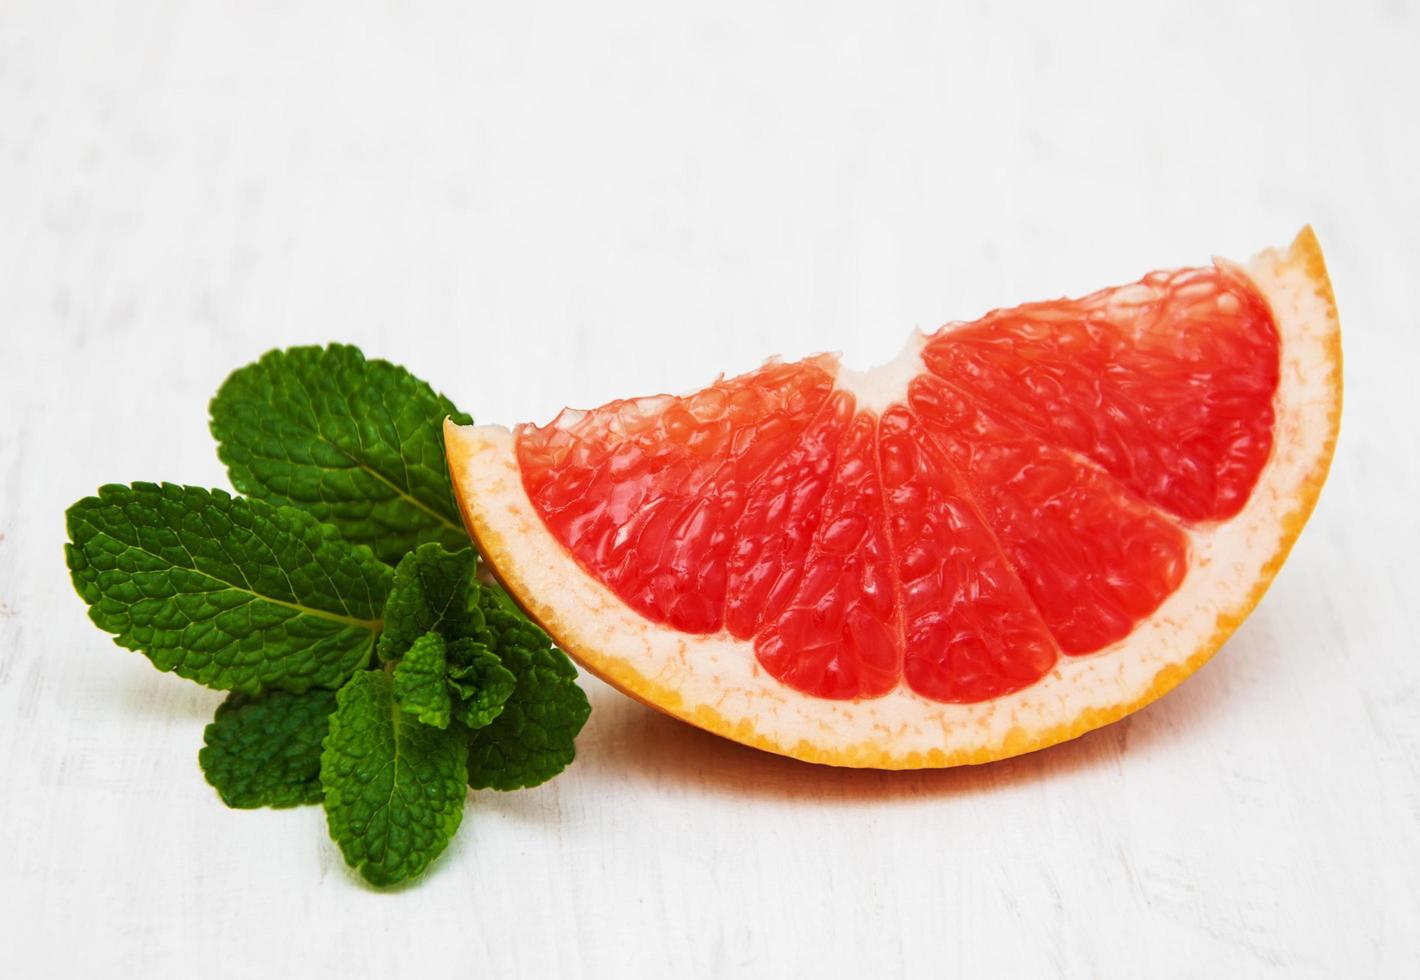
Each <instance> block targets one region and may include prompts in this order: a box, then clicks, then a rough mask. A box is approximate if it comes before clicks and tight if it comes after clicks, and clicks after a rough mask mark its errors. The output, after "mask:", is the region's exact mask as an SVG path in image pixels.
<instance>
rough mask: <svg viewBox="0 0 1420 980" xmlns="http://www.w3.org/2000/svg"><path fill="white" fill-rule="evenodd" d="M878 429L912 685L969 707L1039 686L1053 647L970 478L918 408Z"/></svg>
mask: <svg viewBox="0 0 1420 980" xmlns="http://www.w3.org/2000/svg"><path fill="white" fill-rule="evenodd" d="M878 431H879V436H878V439H879V445H880V447H881V458H882V479H883V486H884V488H885V489H886V491H887V500H888V513H889V514H890V516H891V522H892V523H891V527H892V537H893V542H894V546H895V550H896V554H897V567H898V572H899V576H900V581H901V596H902V618H903V626H904V630H905V633H906V650H907V653H906V657H905V663H904V672H905V679H906V681H907V684H908V686H909V687H911V688H912V690H914V691H916V692H917V693H919V694H921V695H923V696H924V697H929V698H932V699H934V700H937V701H952V702H971V701H984V700H986V699H988V698H994V697H999V696H1000V695H1002V694H1008V693H1010V692H1011V691H1018V690H1020V689H1021V688H1023V687H1028V686H1030V685H1031V684H1034V683H1035V682H1036V681H1038V680H1040V678H1041V677H1043V676H1044V675H1045V673H1046V672H1047V671H1049V670H1050V668H1051V667H1052V666H1054V664H1055V660H1056V657H1057V653H1056V649H1055V643H1054V641H1053V640H1052V639H1051V636H1050V630H1049V628H1048V627H1047V626H1046V624H1045V623H1044V622H1043V621H1042V620H1041V617H1040V614H1039V612H1037V610H1036V607H1035V606H1034V605H1033V604H1032V602H1031V598H1030V595H1029V594H1028V593H1027V592H1026V590H1025V587H1024V586H1023V585H1022V583H1021V581H1020V578H1019V576H1018V575H1017V573H1016V570H1015V569H1014V568H1013V567H1012V566H1011V562H1010V561H1009V560H1008V559H1007V557H1006V555H1005V554H1004V553H1003V552H1002V550H1001V548H1000V546H999V545H998V543H997V541H996V539H995V537H994V536H993V535H992V533H991V529H990V527H989V526H988V525H987V522H986V520H985V519H984V518H983V517H982V515H981V513H980V511H979V509H978V507H977V505H976V502H975V500H974V499H973V495H972V493H971V491H970V490H969V489H968V488H967V486H966V483H965V481H964V480H963V479H962V478H961V475H960V474H959V472H958V471H957V470H956V469H955V468H954V467H953V466H952V465H951V463H949V462H948V461H947V458H946V455H945V453H943V452H942V450H941V448H940V447H939V446H938V445H937V444H936V441H935V440H934V439H933V438H932V437H931V435H930V434H929V433H928V431H927V428H926V426H925V425H924V424H923V422H922V420H921V418H919V417H918V416H917V415H916V414H914V413H913V412H910V411H908V410H907V409H905V408H903V407H901V406H898V407H894V408H890V409H888V411H887V412H886V413H885V414H884V415H883V419H882V424H881V425H880V426H879V429H878Z"/></svg>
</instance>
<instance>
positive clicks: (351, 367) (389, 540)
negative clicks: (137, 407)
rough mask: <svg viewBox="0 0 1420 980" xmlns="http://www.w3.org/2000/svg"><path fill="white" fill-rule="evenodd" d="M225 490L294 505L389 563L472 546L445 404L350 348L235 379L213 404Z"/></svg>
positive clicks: (275, 357)
mask: <svg viewBox="0 0 1420 980" xmlns="http://www.w3.org/2000/svg"><path fill="white" fill-rule="evenodd" d="M211 414H212V435H213V436H214V437H216V439H217V443H218V449H217V454H218V455H219V456H220V457H221V459H222V462H224V463H226V464H227V470H228V472H229V473H230V475H231V479H232V484H233V485H234V486H235V487H236V488H237V489H238V490H239V491H241V492H242V493H245V494H247V495H249V496H252V497H258V498H261V499H264V500H267V501H270V502H271V503H277V504H293V505H295V506H298V507H301V508H303V509H305V510H307V511H309V512H310V513H311V514H313V515H314V516H315V517H316V518H317V519H318V520H320V521H323V522H325V523H327V524H331V525H333V526H334V527H335V528H336V529H337V530H339V531H340V533H341V535H342V536H343V537H345V538H346V539H347V540H349V541H352V542H355V543H358V544H368V545H369V546H370V547H371V548H373V549H374V551H375V554H376V555H377V556H379V558H381V559H382V560H383V561H386V562H388V563H390V564H394V563H395V562H397V561H398V560H399V558H400V556H401V555H403V554H404V553H405V552H406V551H409V550H410V549H411V548H414V547H416V546H417V545H420V544H423V543H424V542H426V541H442V542H443V543H445V544H447V545H449V546H450V547H455V548H456V547H462V546H464V545H466V544H467V543H468V535H467V534H466V533H464V529H463V524H462V522H461V521H460V519H459V513H458V508H457V506H456V505H455V503H454V498H453V491H452V489H451V487H450V484H449V474H448V468H447V466H446V465H445V462H444V435H443V428H442V423H443V420H444V417H445V416H452V417H453V419H454V420H455V421H457V422H460V423H463V424H468V423H469V422H471V421H472V419H470V418H469V416H467V415H465V414H464V413H463V412H460V411H459V410H458V409H457V408H455V407H454V404H453V402H451V401H449V400H448V399H447V398H445V397H444V396H443V395H440V394H438V393H436V392H435V391H434V390H433V389H432V388H430V387H429V385H427V384H425V383H424V382H423V381H420V380H419V379H418V378H416V377H414V376H413V375H412V374H410V373H409V372H408V371H406V370H405V369H404V368H402V367H398V366H396V365H394V364H391V363H389V362H388V361H382V360H368V361H367V360H366V359H365V356H364V355H363V354H361V353H360V351H359V349H358V348H355V347H349V346H346V345H342V344H331V345H330V346H328V347H291V348H288V349H286V350H276V351H271V352H270V353H268V354H266V355H265V356H264V357H262V358H261V360H259V361H257V362H256V363H254V364H249V365H247V366H246V367H244V368H241V369H239V370H237V371H236V372H234V373H233V374H232V375H231V376H230V377H229V378H227V380H226V382H225V383H223V385H222V387H221V389H220V390H219V391H218V392H217V396H216V397H215V398H214V399H212V405H211Z"/></svg>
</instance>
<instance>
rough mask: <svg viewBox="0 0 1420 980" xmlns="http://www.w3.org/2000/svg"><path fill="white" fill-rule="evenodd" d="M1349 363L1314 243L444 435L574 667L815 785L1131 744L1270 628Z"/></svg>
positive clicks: (503, 567)
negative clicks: (844, 350)
mask: <svg viewBox="0 0 1420 980" xmlns="http://www.w3.org/2000/svg"><path fill="white" fill-rule="evenodd" d="M1340 413H1341V346H1340V332H1339V326H1338V322H1337V316H1336V307H1335V302H1334V299H1333V296H1332V291H1331V286H1330V282H1329V280H1328V278H1327V273H1326V267H1325V264H1324V262H1323V259H1322V254H1321V250H1320V248H1319V246H1318V244H1317V241H1316V238H1315V236H1314V235H1313V234H1312V232H1311V230H1310V229H1309V228H1308V229H1304V230H1303V231H1302V232H1301V234H1300V235H1299V236H1298V237H1297V239H1296V240H1295V241H1294V242H1293V243H1292V245H1291V246H1290V247H1289V248H1287V249H1285V250H1271V251H1267V252H1263V253H1262V254H1260V255H1259V256H1257V257H1256V258H1255V259H1253V261H1252V262H1251V263H1250V264H1249V265H1248V266H1246V267H1243V266H1239V265H1235V264H1233V263H1230V262H1226V261H1221V260H1220V261H1215V263H1214V264H1213V265H1212V266H1206V267H1200V268H1188V269H1179V270H1174V271H1168V272H1155V273H1151V274H1150V275H1148V276H1145V277H1144V278H1143V279H1142V280H1140V281H1139V282H1137V283H1133V284H1131V285H1127V286H1122V287H1118V288H1114V289H1105V290H1101V291H1100V292H1097V293H1094V294H1092V295H1089V296H1086V297H1084V298H1083V299H1077V300H1060V301H1053V302H1046V303H1032V304H1028V305H1025V306H1019V307H1016V308H1014V309H1009V310H998V311H995V312H992V313H989V314H987V315H986V316H985V317H982V318H981V319H979V320H976V321H974V322H971V323H952V324H948V325H947V326H945V327H942V328H941V329H940V330H938V331H936V332H935V333H932V334H928V335H923V334H916V335H914V336H913V337H912V338H911V340H910V342H909V344H908V346H907V348H906V349H905V350H904V351H903V353H902V354H901V355H900V356H899V357H898V358H897V359H896V360H895V361H893V362H891V363H889V364H887V365H885V366H883V367H880V368H878V369H877V370H875V371H869V372H863V373H858V372H853V371H850V370H848V369H846V368H844V367H842V366H841V365H840V364H839V363H838V360H837V359H836V358H835V357H833V356H829V355H821V356H818V357H813V358H809V359H807V360H803V361H799V362H796V363H792V364H784V363H779V362H776V361H771V362H769V363H768V364H766V365H765V366H764V367H762V368H760V369H759V370H757V371H753V372H750V373H749V374H746V375H743V376H741V377H736V378H731V379H728V380H726V379H721V380H718V381H716V382H715V383H714V384H712V385H710V386H709V387H707V388H705V389H704V390H702V391H698V392H696V393H694V394H691V395H687V396H684V397H673V396H669V395H658V396H654V397H648V398H634V399H628V400H623V401H615V402H612V403H610V404H608V405H604V406H602V407H601V408H597V409H593V410H591V411H585V412H579V411H571V410H567V411H564V412H563V413H562V414H560V415H559V416H558V417H557V418H556V419H554V420H553V421H552V422H551V423H549V424H547V425H544V426H535V425H521V426H518V427H517V428H515V429H514V430H512V431H509V430H507V429H504V428H501V427H498V426H480V427H471V426H470V427H463V426H458V425H455V424H453V423H446V427H445V441H446V444H447V447H448V457H449V465H450V469H451V472H452V475H453V482H454V487H455V491H456V494H457V496H458V500H459V505H460V507H461V509H462V512H463V516H464V521H465V523H466V525H467V527H468V529H469V531H470V532H471V534H472V536H473V537H474V539H475V540H476V542H477V544H478V546H479V548H480V550H481V551H482V553H483V555H484V556H485V558H486V559H487V561H488V563H489V565H490V566H491V568H492V570H493V572H494V573H495V574H496V575H497V577H498V578H499V579H500V580H501V581H502V582H503V583H504V585H505V586H506V587H507V589H508V591H509V592H510V593H511V594H512V596H513V597H514V598H515V599H516V600H517V601H518V602H519V603H521V604H522V605H523V607H524V608H525V609H526V610H527V611H528V612H529V614H531V615H532V616H533V617H534V618H536V619H537V620H538V621H539V622H541V623H542V624H543V626H545V627H546V628H547V631H548V632H549V633H551V634H552V635H553V637H555V638H556V640H557V642H558V643H559V644H560V645H561V646H562V647H563V648H564V649H565V650H567V652H568V653H570V654H571V655H572V656H573V657H574V658H576V659H577V660H578V661H579V662H580V663H581V664H582V665H583V666H585V667H586V668H587V669H589V670H590V671H592V672H593V673H594V674H596V675H597V676H599V677H601V678H602V679H604V680H606V681H607V682H609V683H610V684H612V685H614V686H615V687H617V688H619V689H621V690H622V691H624V692H625V693H627V694H629V695H631V696H632V697H635V698H637V699H639V700H641V701H643V702H645V703H647V704H649V705H651V706H653V707H655V708H658V709H660V710H662V711H665V712H667V713H668V714H671V715H673V716H675V717H678V718H682V719H684V720H685V721H688V722H690V723H691V724H693V725H698V726H699V727H701V728H704V729H706V730H708V731H711V732H715V733H717V734H719V735H723V736H725V737H727V738H731V739H734V740H736V741H739V742H743V743H745V744H747V745H752V746H756V747H758V748H761V749H766V750H768V751H771V752H777V753H781V754H783V755H788V756H793V757H795V758H799V759H804V760H807V761H810V762H819V763H828V764H833V765H842V766H865V767H878V768H892V769H903V768H923V767H938V766H952V765H959V764H965V763H979V762H987V761H990V760H994V759H1000V758H1005V757H1007V756H1012V755H1017V754H1020V753H1022V752H1028V751H1031V750H1034V749H1038V748H1043V747H1045V746H1048V745H1052V744H1054V743H1057V742H1061V741H1064V740H1065V739H1069V738H1073V737H1075V736H1077V735H1080V734H1082V733H1083V732H1086V731H1088V730H1090V729H1092V728H1096V727H1099V726H1100V725H1104V724H1106V723H1108V722H1110V721H1113V720H1115V719H1118V718H1121V717H1123V716H1124V715H1126V714H1128V713H1130V712H1132V711H1135V710H1137V709H1139V708H1141V707H1143V706H1144V705H1146V704H1148V703H1149V702H1151V701H1153V700H1154V699H1156V698H1158V697H1160V696H1161V695H1163V694H1164V693H1165V692H1167V691H1168V690H1170V689H1171V688H1173V687H1174V686H1176V685H1177V684H1178V683H1180V682H1181V681H1182V680H1183V679H1184V678H1185V677H1187V676H1188V675H1189V674H1191V673H1193V671H1195V670H1197V669H1198V668H1199V667H1200V666H1201V665H1202V664H1203V663H1204V662H1205V661H1206V660H1208V658H1209V657H1211V656H1212V655H1213V653H1214V651H1216V650H1217V649H1218V647H1219V646H1220V645H1221V644H1222V643H1223V641H1224V640H1226V639H1227V637H1228V635H1229V634H1231V633H1232V631H1233V630H1234V629H1235V628H1236V627H1237V625H1238V624H1239V623H1240V622H1241V621H1242V620H1243V618H1244V617H1246V616H1247V614H1248V613H1249V612H1250V611H1251V610H1252V608H1253V607H1254V606H1255V605H1256V603H1257V602H1258V600H1259V599H1260V598H1261V597H1262V594H1263V592H1264V591H1265V590H1266V588H1267V586H1268V584H1269V583H1270V582H1271V580H1272V578H1273V576H1274V575H1275V574H1276V573H1277V570H1278V568H1279V567H1280V566H1281V564H1282V561H1283V560H1284V559H1285V557H1286V555H1287V552H1288V550H1289V549H1290V548H1291V546H1292V543H1293V541H1295V539H1296V537H1297V534H1298V533H1299V532H1300V531H1301V528H1302V525H1303V524H1304V523H1305V521H1306V519H1307V517H1308V515H1309V514H1310V513H1311V510H1312V507H1313V505H1314V504H1315V502H1316V498H1317V494H1318V492H1319V491H1320V489H1321V485H1322V482H1323V481H1324V480H1325V477H1326V472H1327V468H1328V466H1329V465H1330V461H1331V455H1332V449H1333V446H1334V445H1335V441H1336V433H1337V427H1338V424H1339V421H1340Z"/></svg>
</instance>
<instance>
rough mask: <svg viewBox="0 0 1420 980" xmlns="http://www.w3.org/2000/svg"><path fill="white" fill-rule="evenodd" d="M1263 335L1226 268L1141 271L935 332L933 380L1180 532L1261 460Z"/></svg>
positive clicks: (1265, 381) (1272, 339)
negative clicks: (1127, 279) (1081, 458)
mask: <svg viewBox="0 0 1420 980" xmlns="http://www.w3.org/2000/svg"><path fill="white" fill-rule="evenodd" d="M1277 348H1278V338H1277V330H1276V328H1275V326H1274V324H1273V321H1272V313H1271V311H1270V310H1269V309H1268V307H1267V303H1266V302H1265V301H1264V300H1263V298H1262V297H1261V296H1260V295H1259V294H1258V292H1257V289H1256V288H1255V287H1254V286H1253V285H1252V284H1251V283H1250V282H1249V281H1248V280H1247V278H1246V277H1245V276H1244V275H1243V274H1242V273H1240V272H1239V271H1237V270H1235V269H1233V268H1231V267H1226V266H1214V267H1210V268H1201V269H1181V270H1178V271H1175V272H1155V273H1152V274H1151V275H1148V276H1145V277H1144V279H1143V280H1141V281H1140V282H1137V283H1134V284H1132V285H1129V286H1122V287H1120V288H1117V289H1105V290H1101V291H1099V292H1097V293H1094V294H1092V295H1090V296H1086V297H1085V298H1084V299H1079V300H1062V301H1056V302H1050V303H1031V304H1027V305H1025V306H1018V307H1016V308H1014V309H1010V310H998V311H996V312H994V313H990V314H987V315H986V316H985V317H983V318H982V319H981V320H978V321H977V322H975V323H972V324H968V325H964V326H961V327H955V328H950V329H948V330H945V331H943V332H942V333H940V334H939V335H938V336H937V337H935V338H934V339H933V340H932V341H931V342H930V343H928V344H927V347H926V350H925V351H923V358H922V359H923V361H924V362H925V363H926V365H927V368H928V369H929V370H930V371H931V372H932V373H934V374H936V375H938V376H940V377H942V378H944V379H946V380H947V381H949V382H951V383H952V384H953V385H955V386H957V387H958V388H959V389H960V390H961V391H962V392H963V393H965V394H966V395H968V396H970V397H971V398H973V399H976V400H979V401H981V402H983V403H984V404H987V405H990V406H992V407H993V408H995V409H996V410H997V411H999V412H1000V413H1001V414H1002V415H1003V416H1004V417H1005V418H1007V419H1009V420H1010V421H1012V422H1015V423H1017V424H1018V425H1021V426H1022V427H1024V428H1025V429H1027V430H1028V431H1030V432H1032V433H1033V434H1035V435H1037V436H1039V437H1040V438H1042V439H1044V440H1046V441H1048V442H1051V443H1053V444H1055V445H1058V446H1062V447H1064V448H1067V449H1070V450H1073V451H1075V452H1078V453H1081V454H1083V455H1085V456H1088V457H1089V458H1090V459H1093V460H1094V461H1095V462H1097V463H1099V464H1100V465H1101V466H1103V467H1104V468H1105V469H1106V470H1108V471H1109V472H1110V473H1112V474H1113V475H1114V476H1116V477H1118V478H1119V479H1120V480H1121V481H1122V482H1124V483H1125V484H1126V485H1127V486H1129V487H1130V488H1131V489H1132V490H1134V491H1135V492H1136V493H1138V494H1139V495H1140V496H1142V497H1144V498H1145V499H1146V500H1149V501H1151V502H1153V503H1156V504H1158V505H1159V506H1161V507H1164V508H1166V509H1167V510H1169V511H1170V512H1172V513H1174V514H1176V515H1178V516H1179V517H1182V518H1184V519H1186V520H1190V521H1201V520H1217V519H1221V518H1226V517H1231V516H1232V515H1234V514H1236V513H1237V512H1238V511H1239V510H1240V509H1241V508H1242V506H1243V504H1244V503H1245V502H1246V500H1247V496H1248V494H1249V493H1250V492H1251V490H1252V487H1253V484H1254V483H1255V482H1256V480H1257V474H1258V473H1259V472H1260V471H1261V469H1262V466H1263V464H1264V462H1266V459H1267V455H1268V452H1269V451H1270V450H1271V448H1272V428H1273V421H1274V418H1273V410H1272V396H1273V394H1274V393H1275V392H1276V390H1277V378H1278V358H1277Z"/></svg>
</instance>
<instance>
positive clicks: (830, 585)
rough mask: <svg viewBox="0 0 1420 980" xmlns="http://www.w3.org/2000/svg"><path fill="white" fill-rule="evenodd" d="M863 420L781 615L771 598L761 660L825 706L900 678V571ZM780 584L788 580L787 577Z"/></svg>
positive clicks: (878, 690)
mask: <svg viewBox="0 0 1420 980" xmlns="http://www.w3.org/2000/svg"><path fill="white" fill-rule="evenodd" d="M876 428H877V420H876V419H875V418H873V416H871V415H869V414H867V413H860V414H858V415H857V416H856V417H854V418H853V420H852V421H851V422H850V423H849V425H848V429H847V431H846V432H844V434H843V438H842V440H841V442H840V443H839V446H838V452H837V454H836V456H835V459H834V467H833V478H832V482H830V483H829V485H828V488H827V492H826V493H825V494H824V496H823V500H822V502H821V503H820V504H819V507H818V515H817V521H816V522H815V523H816V524H817V527H816V528H815V530H814V536H813V540H812V542H811V543H810V546H809V550H808V553H807V554H806V555H805V556H804V558H803V560H802V564H801V566H800V567H799V568H797V569H793V570H792V571H791V573H790V575H788V576H784V578H791V580H792V581H793V583H794V585H793V589H792V595H791V596H790V597H789V598H788V601H787V602H786V603H785V604H784V606H783V609H782V611H780V610H779V609H778V608H777V607H778V605H779V604H778V603H777V602H776V601H775V596H774V592H773V591H772V590H771V593H770V596H769V601H768V602H767V603H766V608H765V612H766V613H768V615H767V616H766V617H765V620H764V625H763V626H762V627H761V628H760V630H759V631H758V632H757V633H756V634H755V652H756V653H757V654H758V656H759V662H760V663H761V664H763V665H764V668H765V669H766V670H768V671H769V673H771V674H772V675H774V676H775V677H777V678H778V679H779V680H781V681H783V682H784V683H786V684H788V685H789V686H790V687H792V688H794V689H795V690H798V691H803V692H805V693H808V694H813V695H817V696H819V697H824V698H862V697H869V698H871V697H878V696H879V695H882V694H886V693H887V692H888V691H890V690H892V689H893V688H894V687H896V686H897V683H898V680H899V679H900V678H901V676H902V627H901V624H900V623H899V621H898V613H897V606H898V597H897V572H896V569H895V568H894V566H893V560H892V550H891V548H890V546H889V544H888V538H887V526H886V516H885V514H884V512H883V494H882V487H881V485H880V484H879V481H878V467H877V459H876V456H877V452H876V445H875V439H874V434H875V430H876ZM781 580H782V579H781Z"/></svg>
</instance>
